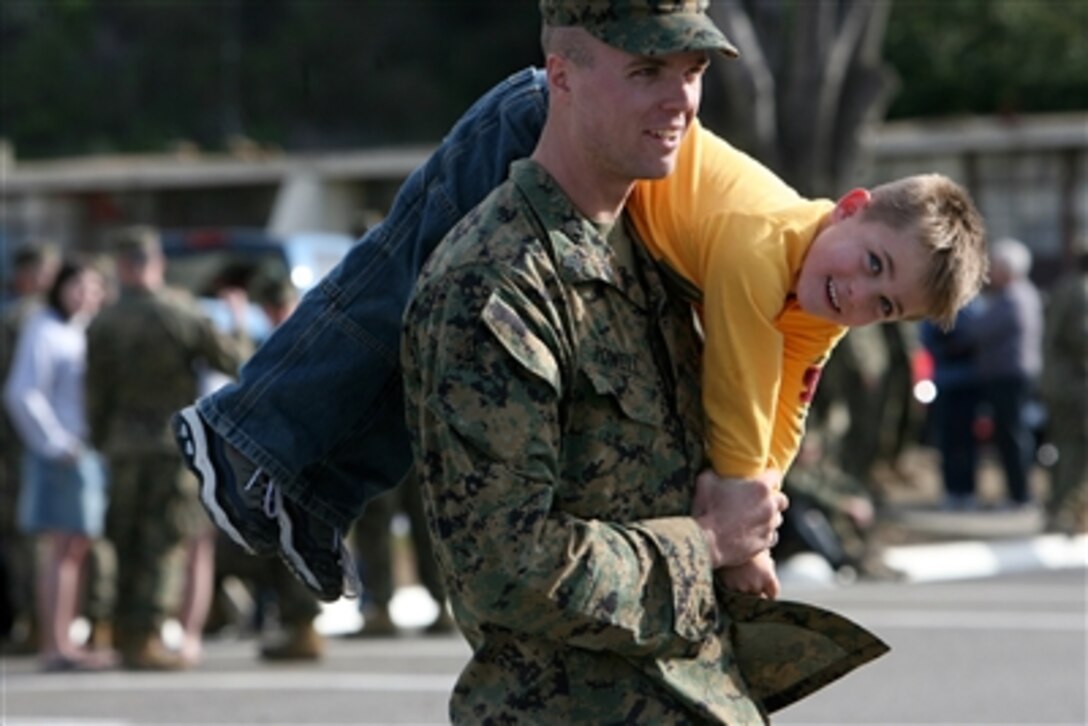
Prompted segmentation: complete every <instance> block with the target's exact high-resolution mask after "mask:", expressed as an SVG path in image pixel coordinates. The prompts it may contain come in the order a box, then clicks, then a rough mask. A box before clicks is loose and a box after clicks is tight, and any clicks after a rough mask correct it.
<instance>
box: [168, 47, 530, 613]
mask: <svg viewBox="0 0 1088 726" xmlns="http://www.w3.org/2000/svg"><path fill="white" fill-rule="evenodd" d="M546 107H547V81H546V79H545V77H544V73H543V71H541V70H537V69H533V68H529V69H525V70H522V71H520V72H518V73H515V74H513V75H512V76H510V77H509V78H507V79H506V80H504V81H503V82H501V83H499V84H498V85H497V86H495V87H494V88H492V89H491V90H490V91H488V92H487V93H486V94H485V95H484V96H483V97H481V98H480V99H479V100H478V101H477V102H476V103H475V104H474V105H473V106H472V107H471V108H470V109H469V110H468V111H467V112H466V113H465V115H464V116H462V117H461V119H460V120H458V122H457V123H456V124H455V125H454V127H453V129H452V131H451V132H450V133H449V135H448V136H447V137H446V138H445V139H444V140H443V142H442V144H441V145H440V146H439V148H438V149H437V150H436V151H435V152H434V154H433V155H432V156H431V157H430V158H429V159H428V160H427V162H426V163H424V164H423V165H422V166H421V167H419V168H418V169H416V170H415V171H414V172H412V174H411V175H410V176H409V177H408V179H407V180H406V181H405V183H404V185H403V186H402V187H401V189H400V191H399V193H398V194H397V196H396V198H395V199H394V202H393V205H392V207H391V209H390V211H389V215H388V216H387V217H386V218H385V219H384V220H383V221H382V222H381V223H380V224H378V225H377V226H375V227H374V228H372V229H371V230H369V231H368V232H367V233H366V235H364V236H363V238H362V239H361V240H360V241H359V242H358V243H357V244H356V245H355V246H354V247H353V248H352V249H351V251H350V252H349V253H348V255H347V256H346V257H345V258H344V260H343V261H342V262H341V263H340V264H339V265H338V266H337V267H336V268H335V269H333V270H332V271H331V272H330V273H329V274H328V275H327V276H326V277H325V278H324V279H323V280H322V281H321V283H320V284H319V285H318V286H317V287H315V288H314V289H313V290H311V291H310V292H309V293H308V294H307V295H306V296H305V297H304V298H303V300H302V303H301V304H300V306H299V307H298V309H297V310H296V311H295V313H294V315H292V316H291V318H289V319H288V320H287V321H286V322H285V323H284V324H283V325H282V326H281V327H280V328H278V329H277V330H276V331H275V332H274V333H273V335H272V336H271V337H270V338H269V339H268V340H267V341H266V342H265V343H264V344H263V345H262V346H261V347H260V348H259V349H258V350H257V352H256V353H255V354H254V356H253V357H252V358H251V359H250V360H249V361H248V362H247V363H246V364H245V365H244V366H243V367H242V369H241V371H240V375H239V380H238V381H237V382H236V383H232V384H230V385H228V386H226V387H224V388H222V389H220V390H219V391H217V392H215V393H214V394H212V395H209V396H207V397H205V398H202V399H200V400H199V401H197V403H196V404H195V405H193V406H190V407H188V408H186V409H184V410H182V411H181V412H179V413H178V414H177V415H176V417H175V431H176V433H177V438H178V444H179V447H180V448H181V450H182V452H183V454H184V455H185V457H186V461H187V462H188V463H189V465H190V468H192V469H193V470H194V472H196V474H197V475H198V477H200V479H201V494H202V499H203V501H204V504H205V507H206V508H207V509H208V510H209V514H210V515H211V516H212V518H213V519H214V520H215V522H216V524H217V525H218V526H219V527H220V528H222V529H223V530H224V531H226V532H227V534H229V535H230V536H231V538H232V539H234V540H235V541H236V542H238V544H240V545H241V546H242V547H244V548H245V549H246V550H248V551H250V552H252V553H255V554H261V555H271V554H276V553H279V554H280V555H281V557H282V558H283V559H284V561H285V562H286V563H287V565H288V566H289V567H290V568H291V570H292V571H293V572H294V573H295V574H296V576H298V577H299V578H300V579H301V580H302V581H303V582H305V583H306V584H307V585H309V586H310V588H311V589H313V590H314V591H315V593H316V594H317V595H318V596H319V597H321V598H322V599H324V600H327V601H328V600H335V599H336V598H337V597H339V596H340V595H341V594H353V593H354V592H357V589H358V584H357V582H356V581H355V579H354V566H353V564H352V563H351V561H350V556H349V554H348V551H347V549H346V548H345V547H344V545H343V538H342V536H341V535H342V533H344V532H346V531H347V530H348V528H349V526H350V524H351V522H352V521H353V520H354V519H355V518H356V517H357V516H358V515H359V514H360V513H361V512H362V508H363V506H364V505H365V504H366V502H367V501H369V500H370V499H372V498H373V497H375V496H377V495H378V494H380V493H381V492H384V491H386V490H388V489H391V488H392V487H394V486H396V484H397V483H398V482H399V481H400V480H401V479H402V478H403V477H404V475H405V473H406V472H407V471H408V468H409V466H410V465H411V447H410V440H409V438H408V436H407V432H406V431H405V428H404V408H403V407H404V403H403V400H402V396H403V394H402V389H401V381H400V374H399V345H400V330H401V315H402V313H403V310H404V306H405V304H406V302H407V299H408V296H409V294H410V292H411V290H412V287H413V285H414V283H415V280H416V277H417V276H418V274H419V270H420V268H421V266H422V265H423V263H424V261H425V260H426V259H427V257H428V256H429V255H430V253H431V251H432V250H433V249H434V247H435V246H436V245H437V244H438V243H439V242H440V241H441V240H442V238H443V237H444V236H445V234H446V232H447V231H449V229H450V228H451V227H452V226H453V225H454V223H456V222H457V221H458V220H459V219H460V218H461V217H462V216H463V215H464V214H465V213H466V212H468V211H469V210H471V209H472V208H473V207H475V206H476V204H477V203H479V202H480V201H481V200H482V199H483V198H484V197H485V196H486V195H487V194H488V193H489V192H490V191H491V190H492V189H493V188H494V187H496V186H497V185H498V184H499V183H501V182H502V181H503V180H504V179H505V178H506V175H507V170H508V166H509V164H510V162H511V161H513V160H515V159H518V158H522V157H524V156H527V155H528V154H529V153H530V152H531V151H532V149H533V147H534V146H535V144H536V140H537V137H538V136H539V134H540V130H541V128H542V127H543V124H544V118H545V114H546ZM270 483H271V485H270ZM262 510H263V514H262Z"/></svg>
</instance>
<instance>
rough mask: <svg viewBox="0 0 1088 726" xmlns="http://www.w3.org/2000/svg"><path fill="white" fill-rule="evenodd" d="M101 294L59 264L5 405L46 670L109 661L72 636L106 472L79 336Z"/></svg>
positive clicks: (30, 324)
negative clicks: (32, 558)
mask: <svg viewBox="0 0 1088 726" xmlns="http://www.w3.org/2000/svg"><path fill="white" fill-rule="evenodd" d="M104 296H105V285H104V280H103V277H102V274H101V273H100V272H99V271H98V270H97V269H95V268H94V267H93V266H91V265H90V264H89V263H88V262H86V261H82V260H69V261H66V262H64V263H63V264H61V266H60V269H59V270H58V272H57V275H56V277H55V279H54V281H53V284H52V285H51V286H50V289H49V292H48V295H47V297H46V304H45V305H44V307H43V308H42V309H41V310H40V311H38V312H37V313H35V314H33V316H32V317H31V318H30V319H29V320H28V321H27V322H26V324H25V326H24V327H23V330H22V332H21V333H20V335H19V339H18V343H17V345H16V349H15V356H14V360H13V362H12V367H11V373H10V375H9V376H8V379H7V382H6V384H5V386H4V403H5V404H6V406H7V410H8V413H9V414H10V416H11V419H12V422H13V424H14V425H15V428H16V430H17V431H18V433H19V436H20V437H21V439H22V441H23V444H24V445H25V447H26V451H25V453H24V456H23V476H22V487H21V489H20V496H19V505H18V523H19V527H20V528H21V529H22V531H23V532H25V533H28V534H35V535H37V537H38V541H39V549H40V553H41V557H40V560H39V562H38V568H37V572H38V574H37V602H38V622H39V625H40V633H39V638H40V648H39V652H40V656H41V660H42V666H43V667H44V668H45V669H47V670H73V669H75V670H85V669H101V668H105V667H109V666H111V665H113V663H114V661H115V657H114V654H113V653H111V652H109V651H101V650H94V649H87V648H84V647H82V646H81V645H79V644H77V643H76V642H75V641H74V640H73V639H72V637H71V626H72V623H73V621H74V620H75V617H76V614H77V612H78V607H79V600H80V590H81V581H82V579H83V569H84V564H85V562H86V560H87V555H88V553H89V552H90V549H91V542H92V539H93V538H95V537H98V536H100V535H101V534H102V530H103V523H104V517H105V512H106V506H107V482H106V473H105V470H104V468H103V465H102V461H101V459H100V458H99V456H98V454H97V453H96V452H95V451H94V450H93V449H92V448H91V447H90V446H89V444H88V428H87V417H86V411H85V408H84V376H85V372H86V355H87V338H86V329H87V325H88V324H89V323H90V321H91V319H92V318H93V317H94V315H95V314H96V313H97V312H98V310H99V308H100V307H101V305H102V301H103V298H104Z"/></svg>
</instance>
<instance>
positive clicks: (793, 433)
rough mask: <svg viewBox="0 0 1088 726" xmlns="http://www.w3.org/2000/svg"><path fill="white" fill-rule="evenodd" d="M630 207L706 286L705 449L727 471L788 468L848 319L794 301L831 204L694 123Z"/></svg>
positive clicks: (682, 269)
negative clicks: (809, 197)
mask: <svg viewBox="0 0 1088 726" xmlns="http://www.w3.org/2000/svg"><path fill="white" fill-rule="evenodd" d="M630 209H631V210H632V216H633V218H634V220H635V224H636V228H637V229H638V231H639V234H640V236H641V237H642V239H643V241H644V242H645V243H646V245H647V247H648V248H650V250H651V251H652V252H653V253H654V254H655V256H657V257H658V258H659V259H662V260H663V261H664V262H665V263H666V264H667V265H668V266H669V267H671V268H672V269H673V270H675V271H676V272H679V273H680V274H681V275H682V276H683V277H685V278H687V279H688V280H689V281H691V282H692V283H694V285H695V286H696V287H697V288H698V289H699V290H700V291H702V305H701V311H702V323H703V329H704V332H705V336H706V348H705V351H704V355H703V370H704V373H703V402H704V408H705V411H706V416H707V450H708V454H709V456H710V459H711V463H712V465H713V467H714V469H715V471H717V472H718V473H719V474H721V475H723V476H734V477H750V476H753V475H755V474H758V473H759V472H761V471H763V470H764V469H767V468H778V469H782V470H783V471H785V470H786V468H788V466H789V464H790V463H791V462H792V461H793V458H794V457H795V456H796V453H797V449H798V447H799V446H800V439H801V434H802V433H803V427H804V419H805V415H806V414H807V411H808V404H809V402H810V401H811V395H812V392H813V390H814V386H815V381H816V380H817V379H818V377H819V367H820V366H821V365H822V363H823V361H824V360H826V357H827V355H828V353H829V352H830V350H831V349H832V348H833V347H834V345H835V343H836V342H837V341H838V339H839V338H840V337H841V336H842V335H843V333H844V332H845V328H842V327H840V326H836V325H832V324H830V323H828V322H826V321H823V320H821V319H819V318H815V317H812V316H810V315H807V314H805V313H804V312H803V311H801V310H800V308H798V307H797V306H796V304H795V303H792V302H791V295H790V292H791V289H792V286H793V281H794V277H795V273H796V270H798V269H799V268H800V264H801V261H802V260H803V258H804V254H805V252H806V251H807V249H808V244H809V243H810V242H811V240H812V237H813V236H814V234H815V230H816V227H817V226H818V224H819V221H820V220H821V219H822V218H823V216H824V215H825V214H826V213H827V212H829V211H830V209H831V204H830V203H829V202H826V201H819V202H805V201H804V200H803V199H802V198H801V197H799V196H798V195H797V193H796V192H794V191H793V190H792V189H791V188H790V187H789V186H787V185H786V184H785V183H783V182H782V181H781V180H779V179H778V178H777V177H776V176H775V175H774V174H773V173H771V172H770V171H769V170H768V169H767V168H766V167H764V166H762V165H761V164H759V163H758V162H756V161H755V160H754V159H752V158H751V157H749V156H747V155H745V154H743V153H742V152H739V151H737V150H736V149H733V148H732V147H730V146H729V145H728V144H726V143H725V142H724V141H722V140H721V139H718V138H717V137H715V136H714V135H713V134H711V133H710V132H708V131H706V130H705V129H702V127H699V126H697V127H695V128H693V129H692V130H691V132H689V134H688V135H687V137H686V138H685V142H684V145H683V146H682V147H681V153H680V157H679V159H678V163H677V169H676V171H675V172H674V173H673V174H671V175H670V176H669V177H667V178H665V179H661V180H655V181H653V182H641V183H640V184H639V185H637V187H636V191H635V194H634V195H633V197H632V203H631V207H630Z"/></svg>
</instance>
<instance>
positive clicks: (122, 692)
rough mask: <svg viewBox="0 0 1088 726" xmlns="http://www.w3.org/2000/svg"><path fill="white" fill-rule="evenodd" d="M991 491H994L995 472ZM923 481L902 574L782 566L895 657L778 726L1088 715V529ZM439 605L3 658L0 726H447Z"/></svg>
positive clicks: (905, 531)
mask: <svg viewBox="0 0 1088 726" xmlns="http://www.w3.org/2000/svg"><path fill="white" fill-rule="evenodd" d="M983 484H984V487H983V488H984V492H983V494H984V495H985V496H984V498H983V499H984V502H985V501H986V499H987V498H989V499H990V500H992V501H995V502H996V501H997V499H996V498H995V495H994V493H993V488H992V487H993V484H992V481H990V482H989V483H987V482H986V481H984V482H983ZM939 501H940V498H939V492H938V491H937V490H936V489H935V488H934V485H933V482H932V479H931V478H926V477H914V478H913V479H912V480H911V481H909V482H908V483H900V484H899V485H897V486H893V487H891V488H890V489H889V496H888V497H887V500H886V502H885V506H884V508H883V510H882V522H881V528H880V537H879V540H880V544H881V547H882V550H883V557H884V562H885V563H886V564H888V565H889V566H890V567H894V568H895V569H898V570H899V571H901V572H902V573H903V575H904V578H903V579H902V580H900V581H898V582H865V581H859V582H854V583H851V584H845V583H844V581H843V580H842V578H841V577H835V575H834V574H833V573H831V572H830V571H829V570H828V569H827V568H826V566H823V565H821V563H820V561H818V560H816V559H814V558H812V557H810V556H801V557H798V558H794V559H792V560H791V561H789V562H786V563H781V565H780V574H781V577H782V581H783V597H784V598H787V599H795V600H802V601H806V602H812V603H815V604H819V605H824V606H825V607H829V608H831V609H833V610H836V611H838V612H841V613H843V614H845V615H847V616H849V617H852V618H854V619H855V620H856V621H858V622H859V623H861V624H863V625H865V626H866V627H868V628H869V629H871V630H872V631H873V632H875V633H876V634H878V635H879V636H880V637H882V638H884V639H885V640H886V641H887V642H888V643H889V644H890V645H891V646H892V651H891V652H890V653H889V654H887V655H886V656H883V657H882V658H880V659H878V660H877V661H875V662H874V663H872V664H870V665H867V666H865V667H863V668H862V669H860V670H859V671H857V672H856V673H852V674H850V675H848V676H847V677H846V678H844V679H842V680H841V681H839V682H837V683H835V684H833V685H832V686H830V687H828V688H826V689H824V690H822V691H820V692H818V693H817V694H814V695H813V696H811V697H809V698H806V699H804V700H803V701H801V702H800V703H798V704H796V705H794V706H791V707H789V708H787V709H785V710H783V711H782V712H781V713H779V714H776V715H775V719H774V723H775V724H808V725H813V726H814V725H816V724H826V725H828V726H830V725H832V724H873V725H876V724H880V725H882V726H883V725H893V724H957V725H958V724H1018V725H1023V726H1028V725H1033V724H1062V725H1072V724H1079V725H1082V726H1083V724H1086V723H1088V696H1086V690H1085V689H1086V687H1085V684H1086V683H1088V535H1079V536H1073V537H1070V536H1065V535H1060V534H1053V533H1047V532H1044V531H1043V528H1042V525H1043V522H1042V517H1041V516H1040V514H1039V512H1038V511H1037V510H1033V509H1026V510H1004V509H1001V508H997V507H992V508H983V509H980V510H978V511H971V512H948V511H945V510H943V509H942V508H941V507H940V506H939ZM435 612H436V605H435V604H434V603H433V602H432V601H431V600H430V598H429V597H428V596H427V595H426V593H425V591H423V589H422V588H420V587H418V586H409V587H402V588H401V589H400V590H398V592H397V595H396V597H395V598H394V602H393V617H394V619H395V620H396V621H397V623H398V624H399V625H401V626H402V628H403V631H402V634H401V635H400V636H399V637H394V638H382V639H353V638H347V637H340V635H341V634H344V633H348V632H351V631H354V630H356V629H357V628H358V625H359V623H360V616H359V614H358V611H357V609H356V607H355V603H354V602H351V601H347V600H341V601H340V602H338V603H334V604H333V605H331V606H329V607H327V608H326V609H325V611H324V613H323V614H322V615H321V617H320V618H319V619H318V626H319V628H320V629H321V630H323V631H324V632H326V633H328V634H329V635H330V637H329V648H328V653H327V655H326V657H325V658H324V659H323V660H321V661H320V662H317V663H301V664H269V663H265V662H262V661H261V660H260V659H259V658H258V657H257V651H258V647H259V643H258V642H257V641H256V640H255V639H254V638H252V637H240V638H239V637H220V638H215V639H210V640H209V641H208V642H207V645H206V658H205V661H204V662H203V663H202V664H201V665H200V666H198V667H197V668H195V669H193V670H190V671H187V672H181V673H160V674H155V673H131V672H124V671H112V672H105V673H74V674H73V673H68V674H57V673H41V672H40V671H39V670H38V668H37V663H36V661H35V659H34V658H33V657H28V656H20V657H15V656H4V657H3V659H2V662H0V726H62V725H70V726H130V725H134V724H255V723H265V724H441V723H446V722H447V716H446V703H447V698H448V694H449V692H450V690H451V688H452V686H453V684H454V682H455V680H456V677H457V673H458V671H459V670H460V668H461V666H462V665H463V663H464V662H465V659H466V658H467V657H468V653H469V651H468V647H467V645H466V644H465V643H464V642H463V641H462V640H461V638H460V637H459V636H457V635H448V636H424V635H423V633H422V631H421V628H422V626H423V625H425V624H426V623H427V622H429V620H430V619H431V618H433V616H434V614H435Z"/></svg>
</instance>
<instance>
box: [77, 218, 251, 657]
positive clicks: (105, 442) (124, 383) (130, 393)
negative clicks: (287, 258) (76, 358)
mask: <svg viewBox="0 0 1088 726" xmlns="http://www.w3.org/2000/svg"><path fill="white" fill-rule="evenodd" d="M115 252H116V261H117V273H118V278H119V281H120V283H121V295H120V299H119V300H118V301H117V302H116V303H115V304H114V305H112V306H110V307H108V308H106V309H105V310H103V311H102V312H101V313H100V314H99V316H98V317H97V318H96V319H95V321H94V323H93V324H92V325H91V327H90V329H89V331H88V344H87V359H88V360H87V409H88V418H89V423H90V427H91V437H92V440H93V442H94V445H95V447H96V448H98V449H99V450H100V451H102V452H103V453H104V454H105V455H106V457H107V460H108V462H109V468H110V477H111V489H110V505H109V509H108V512H107V516H106V534H107V536H108V537H109V539H111V540H112V541H113V543H114V546H115V547H116V549H117V554H118V560H119V566H118V583H117V584H118V587H117V592H118V594H117V599H118V602H117V608H116V615H115V620H116V625H117V628H116V630H117V640H118V648H119V650H120V651H121V657H122V662H123V664H124V665H125V666H126V667H129V668H139V669H171V668H179V667H182V666H183V665H184V664H185V663H184V661H183V660H182V659H181V658H180V657H179V656H178V655H176V654H173V653H170V652H168V651H166V650H165V648H164V646H163V644H162V641H161V639H160V628H161V626H162V622H163V620H164V619H165V617H166V616H167V614H169V613H170V612H171V611H172V610H174V609H175V606H176V603H177V601H178V595H179V593H180V590H181V588H182V587H183V585H184V583H183V582H182V580H183V577H184V570H185V547H184V544H185V543H186V541H187V540H188V539H189V538H191V537H193V536H195V535H196V534H197V533H199V532H200V531H202V530H205V529H207V528H208V527H209V523H208V520H207V517H206V516H205V514H204V512H203V510H202V508H201V506H200V503H199V500H198V496H197V481H196V478H195V477H194V476H193V475H192V474H191V473H190V472H189V471H188V470H187V469H186V468H185V466H184V465H183V463H182V459H181V456H180V454H179V452H178V450H177V447H176V446H175V444H174V438H173V433H172V432H171V430H170V426H169V422H170V415H171V414H172V413H173V412H174V411H175V410H176V409H178V408H179V407H181V406H183V405H184V404H185V403H186V402H188V401H191V400H192V399H193V398H195V397H196V395H197V375H196V370H197V366H198V364H204V365H207V366H209V367H211V368H214V369H217V370H221V371H224V372H230V373H233V372H234V371H235V370H236V369H237V366H238V364H239V363H240V362H241V358H242V354H243V352H244V351H243V348H242V346H241V345H235V344H232V343H231V341H229V340H227V339H225V338H224V337H222V336H220V335H219V334H218V333H217V332H216V331H215V330H214V328H213V327H212V324H211V323H210V322H209V321H208V320H207V319H206V318H205V317H204V316H203V315H202V313H201V312H200V310H199V309H198V308H197V307H196V305H195V302H194V301H193V300H192V299H191V298H189V297H188V296H186V295H184V294H183V293H180V292H177V291H173V290H169V289H167V288H166V287H165V285H164V282H163V272H164V269H165V264H166V263H165V260H164V258H163V256H162V251H161V248H160V244H159V239H158V235H157V233H156V232H154V231H153V230H150V229H146V228H135V229H128V230H125V231H124V232H122V233H121V234H120V235H119V236H118V239H117V241H116V250H115ZM208 574H209V577H210V572H209V573H208Z"/></svg>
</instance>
